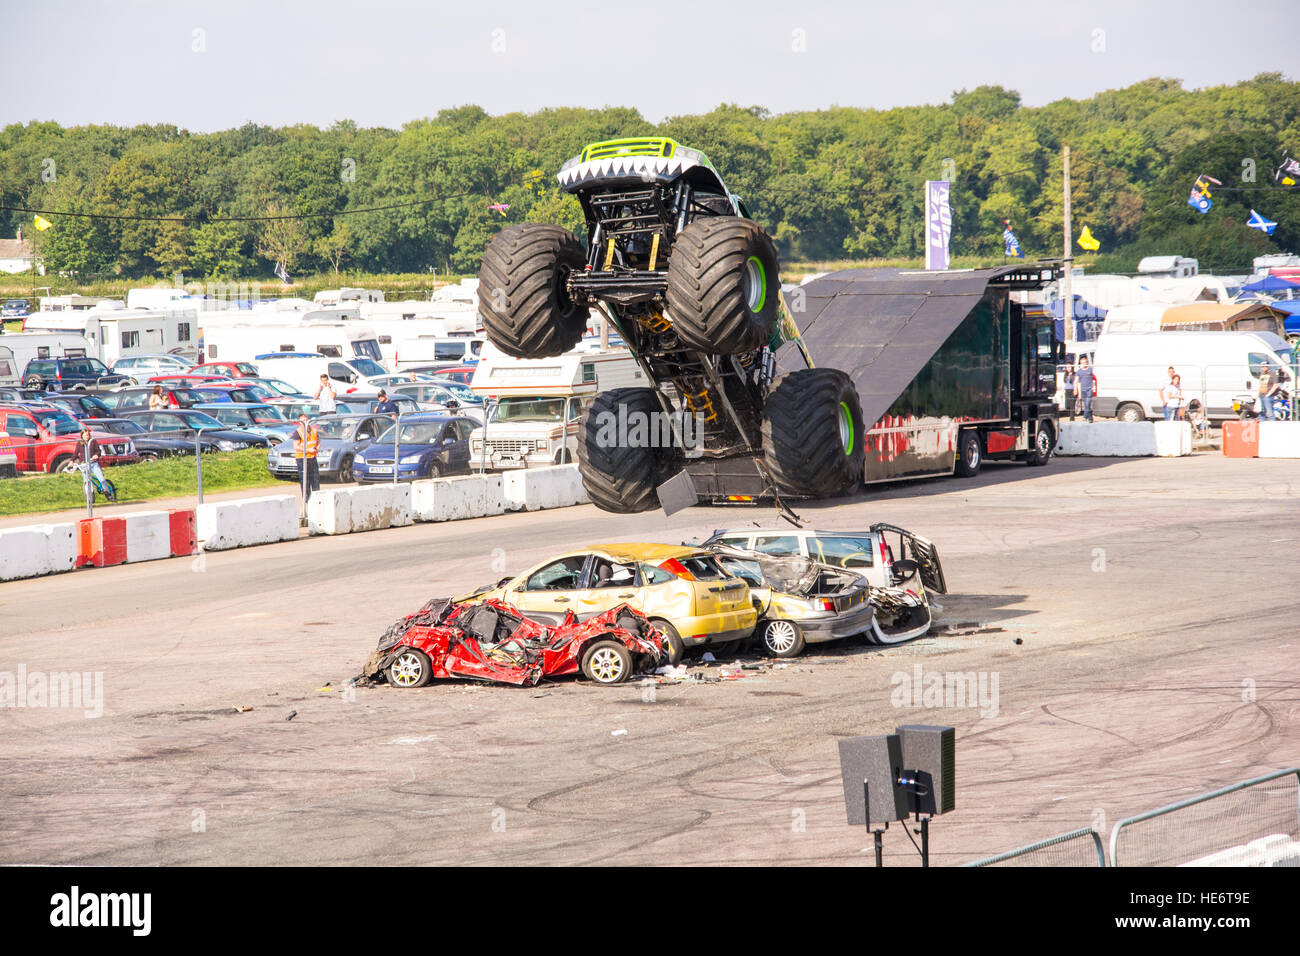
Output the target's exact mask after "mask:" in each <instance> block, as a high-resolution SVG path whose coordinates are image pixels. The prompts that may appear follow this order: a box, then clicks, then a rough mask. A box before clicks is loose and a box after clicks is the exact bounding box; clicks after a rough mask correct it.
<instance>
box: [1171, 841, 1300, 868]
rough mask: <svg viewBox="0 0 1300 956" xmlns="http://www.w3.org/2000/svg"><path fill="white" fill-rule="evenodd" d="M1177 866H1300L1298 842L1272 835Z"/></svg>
mask: <svg viewBox="0 0 1300 956" xmlns="http://www.w3.org/2000/svg"><path fill="white" fill-rule="evenodd" d="M1179 866H1233V867H1241V866H1300V842H1297V841H1295V840H1294V839H1292V838H1291V837H1289V836H1287V835H1286V834H1285V833H1274V834H1272V835H1271V836H1266V837H1260V838H1259V839H1258V840H1251V841H1250V842H1249V843H1243V844H1241V845H1240V846H1233V847H1229V848H1228V849H1226V850H1220V851H1219V852H1217V853H1211V854H1210V855H1209V856H1203V857H1201V858H1200V859H1197V860H1190V861H1188V862H1187V863H1180V864H1179Z"/></svg>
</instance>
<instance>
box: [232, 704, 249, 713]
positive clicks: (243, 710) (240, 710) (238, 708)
mask: <svg viewBox="0 0 1300 956" xmlns="http://www.w3.org/2000/svg"><path fill="white" fill-rule="evenodd" d="M232 706H233V707H234V709H235V713H237V714H246V713H248V712H249V711H250V710H252V709H253V708H251V707H241V706H239V704H233V705H232Z"/></svg>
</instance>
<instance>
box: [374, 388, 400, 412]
mask: <svg viewBox="0 0 1300 956" xmlns="http://www.w3.org/2000/svg"><path fill="white" fill-rule="evenodd" d="M375 414H376V415H393V416H394V417H395V416H396V415H397V403H396V402H395V401H393V400H392V399H390V398H389V397H388V393H387V392H386V391H384V390H383V389H382V388H381V389H380V390H379V401H378V402H377V403H376V404H375Z"/></svg>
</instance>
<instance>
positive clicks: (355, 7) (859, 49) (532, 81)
mask: <svg viewBox="0 0 1300 956" xmlns="http://www.w3.org/2000/svg"><path fill="white" fill-rule="evenodd" d="M1245 9H1246V6H1245V5H1239V6H1238V5H1225V4H1222V3H1211V2H1208V0H1180V2H1166V0H1126V2H1115V0H1096V2H1092V3H1073V2H1060V3H1051V2H1043V3H1033V2H1031V0H1021V2H1007V0H989V2H980V0H967V2H954V0H925V2H903V3H877V2H858V3H852V2H843V0H841V2H837V3H835V2H823V0H798V2H789V0H787V2H777V0H750V2H744V3H739V2H737V3H729V2H722V0H716V2H715V0H695V2H681V0H638V2H623V0H569V2H558V0H540V2H539V0H496V2H492V0H454V2H447V0H431V2H425V3H400V2H396V0H311V2H308V0H221V2H214V0H81V2H76V0H38V2H33V0H0V25H2V26H3V29H0V56H2V57H3V59H2V60H0V62H2V63H3V64H4V93H3V96H0V101H2V102H0V123H3V124H8V123H14V122H19V123H21V122H28V121H31V120H52V121H55V122H58V123H61V124H63V125H67V126H71V125H81V124H90V123H111V124H116V125H124V126H131V125H136V124H141V123H165V124H174V125H176V126H180V127H183V128H185V129H189V130H191V131H194V132H209V131H212V130H218V129H227V128H231V127H236V126H241V125H243V124H244V123H247V122H253V123H259V124H265V125H272V126H284V125H293V124H298V123H308V124H312V125H316V126H322V127H324V126H329V125H330V124H332V123H334V122H335V121H337V120H342V119H350V120H353V121H355V122H356V123H357V124H358V125H361V126H383V127H390V128H394V129H396V128H400V127H401V126H402V125H404V124H405V123H407V122H410V121H412V120H417V119H421V118H423V117H427V116H433V115H434V114H436V113H437V112H438V111H439V110H440V109H444V108H447V107H453V106H461V105H465V104H469V103H473V104H477V105H479V106H482V107H483V108H484V109H486V110H487V111H488V112H490V113H494V114H496V113H507V112H514V111H524V112H532V111H535V110H538V109H542V108H545V107H553V106H587V107H599V106H630V107H634V108H636V109H638V110H640V111H641V113H642V114H643V115H644V116H645V117H646V118H648V119H650V120H651V121H659V120H662V119H664V118H665V117H667V116H674V115H679V114H686V113H702V112H707V111H708V110H710V109H712V108H713V107H714V106H717V105H718V104H719V103H724V102H726V103H736V104H739V105H741V106H762V107H765V108H767V109H769V110H770V111H772V112H774V113H782V112H788V111H792V110H809V109H821V108H826V107H830V106H857V107H868V108H889V107H894V106H910V105H917V104H923V103H943V102H947V101H949V100H950V99H951V96H952V93H953V92H954V91H955V90H960V89H972V88H974V87H976V86H980V85H982V84H997V85H1001V86H1005V87H1007V88H1009V89H1015V90H1018V91H1019V92H1020V93H1021V96H1022V102H1023V103H1025V104H1026V105H1030V106H1039V105H1042V104H1044V103H1049V102H1051V101H1053V100H1057V99H1061V98H1063V97H1070V98H1076V99H1077V98H1087V97H1089V96H1091V95H1093V94H1094V93H1096V92H1098V91H1101V90H1106V89H1115V88H1119V87H1123V86H1128V85H1129V84H1132V83H1134V82H1137V81H1139V80H1142V79H1145V78H1147V77H1151V76H1162V77H1168V78H1178V79H1181V80H1183V82H1184V85H1185V86H1186V87H1187V88H1197V87H1204V86H1217V85H1221V84H1231V83H1236V82H1239V81H1241V80H1246V79H1249V78H1251V77H1253V76H1255V75H1256V74H1258V73H1263V72H1274V71H1277V72H1283V73H1287V74H1288V75H1290V76H1292V78H1295V76H1296V75H1297V71H1296V70H1295V68H1294V64H1295V63H1297V62H1300V43H1298V42H1297V41H1298V40H1300V18H1298V17H1297V16H1296V15H1295V14H1296V4H1295V0H1257V2H1254V3H1251V4H1250V5H1249V8H1248V9H1249V13H1248V14H1247V16H1248V18H1249V20H1248V22H1247V23H1246V24H1238V23H1236V22H1234V21H1236V19H1237V17H1238V15H1239V12H1240V11H1242V10H1245ZM1239 26H1240V27H1241V28H1238V27H1239ZM1288 67H1291V69H1288Z"/></svg>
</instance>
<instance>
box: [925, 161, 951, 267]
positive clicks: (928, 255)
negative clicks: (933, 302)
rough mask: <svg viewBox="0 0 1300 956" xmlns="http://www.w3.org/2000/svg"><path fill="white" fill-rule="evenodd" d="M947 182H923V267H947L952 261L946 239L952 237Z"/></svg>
mask: <svg viewBox="0 0 1300 956" xmlns="http://www.w3.org/2000/svg"><path fill="white" fill-rule="evenodd" d="M949 190H950V187H949V184H948V183H947V182H945V181H942V180H933V179H927V180H926V182H925V267H926V268H927V269H947V268H948V264H949V263H950V262H951V261H952V259H951V256H949V255H948V240H949V239H950V238H951V237H952V209H951V208H950V207H949V206H948V193H949Z"/></svg>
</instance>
